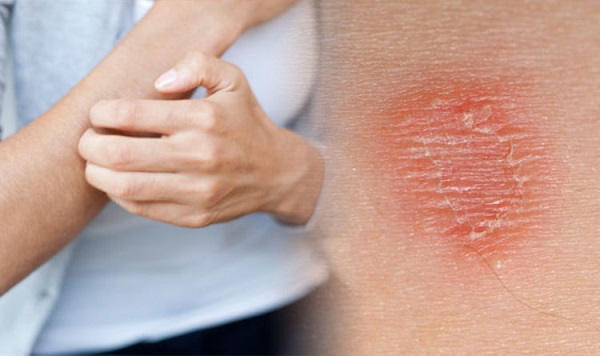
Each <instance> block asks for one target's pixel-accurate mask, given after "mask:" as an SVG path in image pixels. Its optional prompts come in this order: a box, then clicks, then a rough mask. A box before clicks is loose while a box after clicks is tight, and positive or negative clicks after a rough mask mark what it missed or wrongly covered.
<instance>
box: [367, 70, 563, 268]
mask: <svg viewBox="0 0 600 356" xmlns="http://www.w3.org/2000/svg"><path fill="white" fill-rule="evenodd" d="M416 87H417V88H419V89H420V90H418V91H415V92H410V91H409V92H407V94H405V95H402V96H401V97H399V98H396V99H394V102H393V103H391V105H387V109H385V110H383V111H382V112H381V115H382V116H381V117H380V118H379V119H377V120H374V121H376V122H377V123H376V124H375V125H374V126H372V127H370V128H369V130H374V131H373V132H372V135H368V136H370V137H371V138H372V139H374V138H376V143H372V144H371V145H375V147H377V149H376V154H377V162H379V163H378V165H379V167H378V169H377V171H378V172H381V176H382V178H383V179H384V180H385V183H384V184H383V186H384V187H385V188H384V189H385V190H386V193H385V194H386V198H385V199H386V200H385V201H386V202H388V203H386V205H385V206H386V209H384V210H385V211H386V214H390V213H391V214H393V215H392V217H391V218H392V219H394V220H395V221H398V224H399V226H401V229H402V230H404V231H406V232H408V235H409V237H410V239H412V240H415V241H418V242H419V243H426V244H428V245H430V246H431V245H434V246H440V245H441V246H443V247H448V248H450V249H449V251H451V252H452V254H453V255H454V256H458V258H460V259H461V260H465V259H466V260H473V259H478V260H480V261H481V260H483V261H485V262H486V263H488V264H489V265H490V267H492V268H494V269H501V268H502V267H504V266H505V265H506V264H507V263H511V262H513V260H514V259H515V258H518V256H519V255H520V254H521V255H522V252H523V249H531V248H535V246H538V247H539V246H541V245H542V244H544V242H545V241H547V239H548V237H549V234H550V233H551V232H552V230H553V227H554V226H555V223H556V221H557V214H558V213H559V212H560V211H561V209H560V205H561V200H562V199H561V187H563V186H564V184H563V183H562V182H563V181H564V180H565V179H566V175H565V172H564V170H563V169H561V168H560V163H561V161H560V160H558V159H557V158H556V157H557V155H556V154H555V150H554V148H553V146H552V145H551V141H552V140H550V138H551V137H552V135H551V133H552V130H550V129H549V124H548V120H547V119H546V118H544V117H542V116H540V115H534V114H532V113H531V110H529V109H528V106H527V105H526V104H525V103H526V102H527V100H526V99H525V98H524V97H526V94H528V93H529V91H528V89H527V88H526V87H523V86H518V85H516V84H514V83H510V82H509V81H502V85H497V84H489V83H468V82H465V83H448V82H443V83H426V84H424V85H418V86H416ZM423 88H427V89H428V90H427V91H426V92H423V91H422V89H423ZM382 182H383V181H382ZM388 194H389V195H388ZM392 201H393V202H394V204H397V205H395V206H396V207H392V208H391V209H390V208H389V207H390V206H391V205H392V204H389V202H392ZM410 239H409V240H410ZM528 255H530V254H528Z"/></svg>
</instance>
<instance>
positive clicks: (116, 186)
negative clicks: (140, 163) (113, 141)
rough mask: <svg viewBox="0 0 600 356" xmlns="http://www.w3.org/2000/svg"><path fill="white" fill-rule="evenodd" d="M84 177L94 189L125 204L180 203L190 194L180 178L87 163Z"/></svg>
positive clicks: (168, 174)
mask: <svg viewBox="0 0 600 356" xmlns="http://www.w3.org/2000/svg"><path fill="white" fill-rule="evenodd" d="M85 177H86V179H87V181H88V183H89V184H90V185H92V186H93V187H95V188H97V189H99V190H101V191H103V192H105V193H106V194H108V195H109V196H113V197H116V198H119V199H123V200H133V201H156V200H163V201H171V202H178V200H180V199H185V198H186V197H187V196H189V194H190V192H188V191H186V190H185V187H186V186H187V185H186V184H182V182H181V181H180V177H179V175H177V174H170V173H146V172H118V171H113V170H110V169H107V168H104V167H101V166H98V165H95V164H93V163H88V164H87V166H86V169H85Z"/></svg>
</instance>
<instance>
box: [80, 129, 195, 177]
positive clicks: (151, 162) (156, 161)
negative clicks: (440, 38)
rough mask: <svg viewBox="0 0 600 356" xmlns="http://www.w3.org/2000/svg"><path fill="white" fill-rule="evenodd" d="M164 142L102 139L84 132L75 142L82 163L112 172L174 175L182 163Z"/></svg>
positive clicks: (116, 137)
mask: <svg viewBox="0 0 600 356" xmlns="http://www.w3.org/2000/svg"><path fill="white" fill-rule="evenodd" d="M171 146H172V145H170V144H169V141H168V139H167V138H139V137H128V136H120V135H102V134H99V133H97V132H96V131H95V130H93V129H89V130H87V131H86V132H85V133H84V134H83V136H82V137H81V139H80V140H79V154H80V155H81V157H83V159H85V160H86V161H88V162H90V163H93V164H95V165H98V166H102V167H105V168H109V169H111V170H115V171H121V172H124V171H128V172H164V173H170V172H178V171H179V170H181V169H185V168H186V167H182V163H181V162H179V161H180V160H179V159H178V157H177V154H176V153H175V152H174V149H173V148H172V147H171Z"/></svg>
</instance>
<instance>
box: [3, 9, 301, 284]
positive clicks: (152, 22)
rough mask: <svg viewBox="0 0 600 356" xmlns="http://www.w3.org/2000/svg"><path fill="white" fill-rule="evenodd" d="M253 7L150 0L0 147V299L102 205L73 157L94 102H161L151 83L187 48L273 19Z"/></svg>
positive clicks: (215, 44)
mask: <svg viewBox="0 0 600 356" xmlns="http://www.w3.org/2000/svg"><path fill="white" fill-rule="evenodd" d="M265 1H267V2H268V0H265ZM283 3H285V4H286V5H290V4H291V2H289V1H285V2H282V3H281V4H278V5H277V7H278V9H279V11H281V10H283V9H285V6H284V5H283ZM260 4H261V1H260V0H257V1H248V2H246V1H243V2H237V1H218V2H217V1H200V0H199V1H184V0H169V1H158V2H157V4H156V5H155V6H154V8H153V9H152V10H150V12H149V13H148V14H147V15H146V16H145V17H144V19H142V21H141V22H140V23H139V24H138V25H137V26H136V27H135V28H134V29H133V30H132V31H131V33H130V34H128V36H127V37H126V38H125V39H124V40H123V41H122V42H121V43H120V44H119V45H118V46H117V47H116V48H115V49H114V50H113V51H112V52H111V53H110V54H109V55H108V56H107V57H106V58H105V60H104V61H103V62H102V63H100V64H99V65H98V66H97V67H96V68H95V69H94V70H93V71H92V72H91V73H90V74H89V75H88V76H87V77H86V78H85V79H84V80H83V81H82V82H81V83H80V84H78V85H77V86H76V87H75V88H74V89H73V90H72V91H71V92H70V93H69V94H67V95H66V96H65V97H64V98H63V99H62V100H61V101H60V102H58V103H57V104H56V105H55V106H54V107H52V108H51V109H50V110H49V111H48V112H46V113H45V114H43V115H42V116H41V117H40V118H38V120H36V121H35V122H33V123H32V124H30V125H28V126H27V127H25V128H24V129H23V130H21V131H20V132H19V133H17V134H15V135H14V136H12V137H11V138H10V139H8V140H7V141H5V142H3V143H2V144H1V145H0V192H1V193H0V227H1V232H0V295H1V294H3V293H4V292H6V291H7V290H8V289H9V288H10V287H11V286H13V285H14V284H16V283H17V282H18V281H19V280H21V279H22V278H24V277H25V276H26V275H27V274H28V273H30V272H31V271H32V270H33V269H35V268H36V267H37V266H39V265H40V264H41V263H43V262H44V261H45V260H47V259H48V258H49V257H51V256H52V255H53V254H54V253H56V252H57V251H59V250H60V249H61V248H62V247H63V246H64V245H65V244H67V243H68V242H69V241H70V240H71V239H72V238H73V237H74V236H75V235H76V234H77V233H78V232H79V231H80V230H81V229H82V228H83V227H84V226H85V225H86V224H87V223H88V222H89V221H90V220H91V219H92V218H93V217H94V216H95V215H96V214H97V213H98V212H99V210H100V209H101V208H102V206H103V205H104V204H105V203H106V201H107V199H106V196H105V195H104V194H103V193H100V192H98V191H96V190H95V189H93V188H92V187H91V186H89V185H88V184H87V182H86V181H85V177H84V174H83V171H84V163H83V161H82V159H81V158H80V156H79V154H78V152H77V143H78V141H79V138H80V137H81V135H82V134H83V132H84V131H85V130H86V129H87V128H88V126H89V124H88V114H89V110H90V108H91V107H92V106H93V105H94V104H95V103H96V102H98V101H99V100H102V99H114V98H141V97H145V98H155V99H158V98H166V97H164V96H160V95H159V94H158V93H157V92H156V91H155V89H154V86H153V82H154V80H155V78H156V77H157V76H158V75H159V74H160V73H161V72H163V71H164V70H166V69H167V68H169V67H171V66H172V65H174V64H175V63H176V62H177V61H178V60H179V59H180V58H182V57H183V56H184V55H185V54H186V53H187V52H189V51H191V50H202V51H205V52H208V53H212V54H215V55H218V54H221V53H222V52H223V51H224V50H225V49H227V48H228V47H229V46H230V45H231V44H232V43H233V41H234V40H235V39H236V38H237V37H238V35H239V34H240V33H242V32H243V31H244V30H245V29H247V28H248V27H251V26H252V25H254V24H256V23H259V22H261V21H264V20H266V19H267V18H268V16H275V15H276V14H278V12H277V11H271V12H268V13H267V12H265V11H266V10H265V9H268V8H262V7H261V6H259V5H260ZM177 97H179V96H170V97H169V98H177Z"/></svg>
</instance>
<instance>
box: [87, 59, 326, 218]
mask: <svg viewBox="0 0 600 356" xmlns="http://www.w3.org/2000/svg"><path fill="white" fill-rule="evenodd" d="M157 86H158V89H159V90H160V91H161V92H162V93H163V94H167V95H168V94H176V93H186V92H189V91H190V90H192V89H195V88H196V87H198V86H202V87H204V88H206V90H207V97H206V98H204V99H196V100H180V101H171V102H167V101H158V100H155V101H148V100H129V101H123V100H120V101H103V102H101V103H99V104H96V105H95V106H94V107H93V108H92V112H91V116H90V120H91V123H92V125H93V128H92V129H89V130H88V131H86V133H85V134H84V135H83V137H82V138H81V141H80V143H79V150H80V153H81V155H82V157H83V158H85V159H86V161H87V166H86V178H87V180H88V182H90V184H92V185H93V186H95V187H96V188H98V189H100V190H102V191H104V192H106V193H107V194H108V196H109V197H110V198H111V199H112V200H113V201H115V202H116V203H117V204H119V205H121V206H122V207H123V208H125V209H127V210H129V211H130V212H132V213H134V214H137V215H142V216H145V217H148V218H151V219H154V220H159V221H164V222H167V223H171V224H175V225H179V226H185V227H204V226H207V225H211V224H215V223H219V222H225V221H229V220H232V219H235V218H237V217H240V216H243V215H247V214H250V213H254V212H266V213H270V214H272V215H274V216H276V217H278V218H279V219H280V220H282V221H284V222H287V223H290V224H303V223H306V221H307V220H308V219H309V218H310V216H311V215H312V212H313V210H314V206H315V204H316V201H317V198H318V196H319V192H320V187H321V181H322V175H323V163H322V159H321V157H320V154H319V152H318V151H317V150H316V149H315V148H313V147H312V146H310V144H309V143H308V142H307V141H305V140H304V139H303V138H301V137H300V136H298V135H296V134H294V133H293V132H291V131H289V130H286V129H284V128H280V127H278V126H276V125H275V124H274V123H273V122H272V121H271V120H270V119H269V118H268V117H267V115H266V113H265V112H264V111H263V109H262V108H261V106H260V104H259V103H258V101H257V100H256V98H255V97H254V94H253V93H252V90H251V88H250V85H249V84H248V82H247V80H246V78H245V77H244V74H243V73H242V72H241V70H240V69H239V68H237V67H236V66H234V65H232V64H230V63H227V62H224V61H221V60H219V59H218V58H216V57H213V56H207V55H205V54H202V53H199V52H196V53H192V54H190V55H189V56H188V57H187V58H186V59H184V60H183V61H182V62H180V63H179V64H178V65H177V66H176V67H175V68H174V69H173V70H170V71H168V72H167V73H166V75H165V76H161V78H159V80H158V81H157ZM115 133H121V134H115ZM140 134H143V135H141V136H140Z"/></svg>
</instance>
